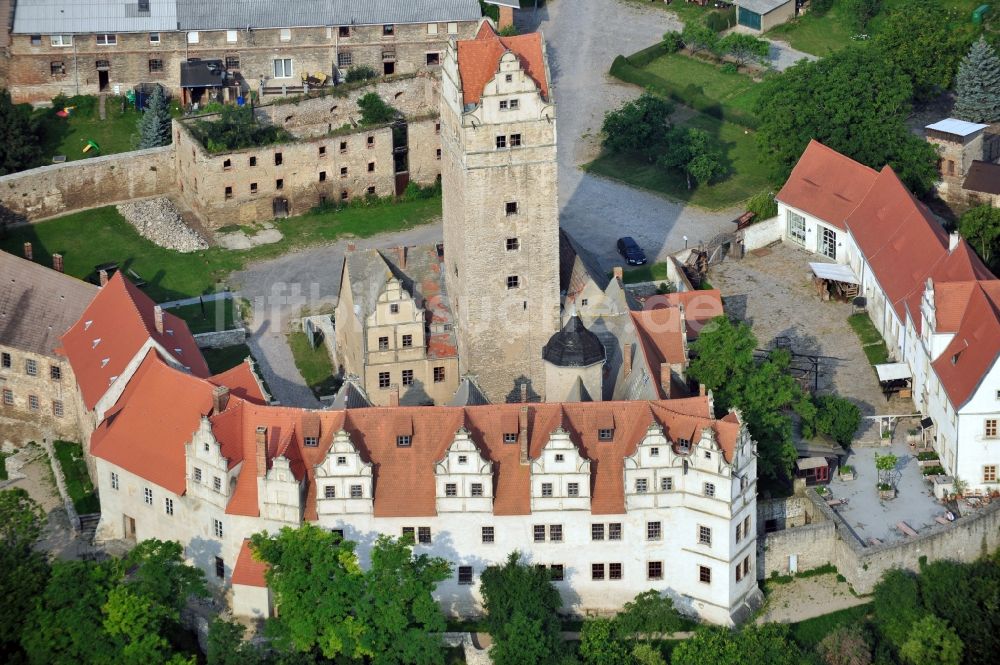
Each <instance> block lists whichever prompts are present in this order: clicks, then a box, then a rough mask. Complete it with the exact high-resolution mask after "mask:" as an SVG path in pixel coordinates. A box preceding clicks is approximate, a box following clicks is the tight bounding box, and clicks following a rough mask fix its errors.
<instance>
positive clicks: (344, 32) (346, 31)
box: [337, 25, 351, 37]
mask: <svg viewBox="0 0 1000 665" xmlns="http://www.w3.org/2000/svg"><path fill="white" fill-rule="evenodd" d="M337 34H338V35H339V36H341V37H350V36H351V26H349V25H342V26H339V28H338V30H337Z"/></svg>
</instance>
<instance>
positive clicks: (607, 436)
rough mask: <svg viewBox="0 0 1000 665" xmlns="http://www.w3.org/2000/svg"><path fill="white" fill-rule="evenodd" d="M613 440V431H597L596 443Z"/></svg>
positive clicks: (606, 429) (605, 429)
mask: <svg viewBox="0 0 1000 665" xmlns="http://www.w3.org/2000/svg"><path fill="white" fill-rule="evenodd" d="M614 438H615V431H614V430H613V429H610V428H604V429H599V430H597V440H598V441H611V440H612V439H614Z"/></svg>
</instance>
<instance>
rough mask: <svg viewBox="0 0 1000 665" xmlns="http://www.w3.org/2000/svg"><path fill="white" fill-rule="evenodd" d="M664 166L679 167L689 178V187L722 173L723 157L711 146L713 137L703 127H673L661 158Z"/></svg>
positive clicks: (705, 182) (661, 164) (706, 181)
mask: <svg viewBox="0 0 1000 665" xmlns="http://www.w3.org/2000/svg"><path fill="white" fill-rule="evenodd" d="M657 163H658V164H659V165H660V166H662V167H664V168H675V169H677V170H679V171H681V172H682V173H683V174H684V176H685V177H686V178H687V186H688V189H691V187H692V180H693V181H694V183H695V184H699V185H700V184H708V182H709V181H711V180H712V179H713V178H716V177H718V176H720V175H722V173H723V171H724V168H723V166H722V156H721V155H720V154H719V152H718V151H717V150H715V149H714V148H713V147H712V145H711V137H709V135H708V132H706V131H705V130H703V129H693V128H681V127H678V128H676V129H672V130H670V132H669V134H668V135H667V140H666V146H665V152H664V153H663V154H662V155H661V156H660V158H659V159H658V160H657Z"/></svg>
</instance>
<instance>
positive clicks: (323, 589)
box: [250, 524, 364, 659]
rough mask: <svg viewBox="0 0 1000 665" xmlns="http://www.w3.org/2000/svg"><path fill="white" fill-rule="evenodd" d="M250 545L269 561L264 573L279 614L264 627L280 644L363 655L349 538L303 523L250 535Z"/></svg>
mask: <svg viewBox="0 0 1000 665" xmlns="http://www.w3.org/2000/svg"><path fill="white" fill-rule="evenodd" d="M250 548H251V551H252V552H253V555H254V557H255V558H257V559H259V560H260V561H265V562H267V563H268V564H270V565H269V568H268V570H267V572H266V573H265V577H266V579H267V585H268V587H269V588H270V589H271V591H272V593H273V594H274V601H275V605H276V606H277V608H278V610H279V613H278V616H277V617H275V618H274V619H270V620H268V624H267V630H268V632H269V633H270V635H271V636H272V637H273V638H274V640H275V642H276V644H277V645H278V647H279V648H283V647H287V648H292V649H294V650H295V651H299V652H305V653H311V652H314V651H319V652H320V653H321V654H322V655H323V656H324V657H325V658H330V659H333V658H337V657H340V656H343V657H346V658H359V657H361V656H362V651H361V640H362V638H363V633H364V625H363V624H362V622H361V620H359V619H358V618H357V617H356V616H355V615H354V609H355V604H356V600H357V599H358V598H359V597H361V595H362V591H363V588H364V580H363V574H362V572H361V566H360V565H359V564H358V559H357V556H356V555H355V553H354V543H353V542H351V541H348V540H342V539H341V538H339V537H337V536H335V535H334V534H333V533H331V532H329V531H326V530H324V529H320V528H319V527H318V526H315V525H314V524H304V525H303V526H301V527H299V528H297V529H293V528H291V527H283V528H282V529H281V531H280V532H278V534H277V535H276V536H272V535H269V534H267V533H266V532H265V533H257V534H254V536H253V537H252V538H251V539H250Z"/></svg>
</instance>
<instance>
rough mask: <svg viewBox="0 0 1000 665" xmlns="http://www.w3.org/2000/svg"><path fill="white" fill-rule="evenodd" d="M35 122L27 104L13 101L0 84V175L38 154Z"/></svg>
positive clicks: (28, 165) (27, 164) (35, 159)
mask: <svg viewBox="0 0 1000 665" xmlns="http://www.w3.org/2000/svg"><path fill="white" fill-rule="evenodd" d="M39 131H40V128H39V123H38V120H37V118H35V117H34V116H33V115H32V113H31V107H30V106H29V105H27V104H14V103H13V102H12V101H11V98H10V93H9V92H8V91H7V89H6V88H0V175H7V174H8V173H14V172H15V171H23V170H24V169H30V168H31V167H33V166H35V165H36V164H37V163H38V162H39V160H40V159H41V158H42V148H41V144H40V141H39V139H40V136H39Z"/></svg>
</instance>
